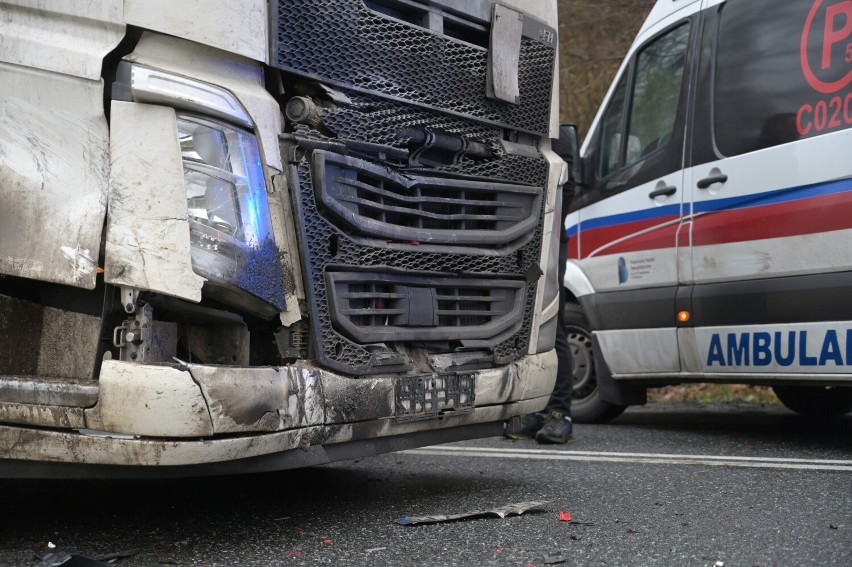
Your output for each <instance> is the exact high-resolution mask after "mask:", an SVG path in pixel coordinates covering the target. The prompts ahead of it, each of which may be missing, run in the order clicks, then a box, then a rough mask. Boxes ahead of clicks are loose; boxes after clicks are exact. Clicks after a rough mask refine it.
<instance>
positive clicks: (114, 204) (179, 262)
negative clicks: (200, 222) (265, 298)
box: [104, 101, 204, 301]
mask: <svg viewBox="0 0 852 567" xmlns="http://www.w3.org/2000/svg"><path fill="white" fill-rule="evenodd" d="M110 134H111V137H110V162H111V164H110V165H111V167H110V199H109V219H108V222H107V241H106V264H105V265H104V270H105V278H106V281H107V282H108V283H111V284H115V285H120V286H127V287H133V288H138V289H147V290H151V291H158V292H161V293H164V294H166V295H171V296H174V297H182V298H184V299H189V300H191V301H200V300H201V286H202V285H203V283H204V278H202V277H200V276H197V275H196V274H195V273H194V272H193V271H192V265H191V263H190V246H189V225H188V224H187V222H188V221H187V212H186V197H185V196H184V195H183V193H184V181H183V175H184V174H183V166H182V164H181V161H180V150H179V148H178V136H177V126H176V125H175V111H174V110H173V109H171V108H166V107H162V106H154V105H147V104H137V103H131V102H120V101H114V102H113V103H112V123H111V125H110Z"/></svg>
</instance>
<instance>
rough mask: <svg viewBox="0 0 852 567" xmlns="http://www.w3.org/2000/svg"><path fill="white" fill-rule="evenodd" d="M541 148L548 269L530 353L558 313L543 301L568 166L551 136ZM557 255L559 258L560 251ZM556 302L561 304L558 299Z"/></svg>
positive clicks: (537, 298) (541, 286) (537, 306)
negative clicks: (552, 146)
mask: <svg viewBox="0 0 852 567" xmlns="http://www.w3.org/2000/svg"><path fill="white" fill-rule="evenodd" d="M555 108H558V107H554V109H555ZM554 112H556V113H557V114H558V111H557V110H554ZM557 130H558V128H557ZM541 151H542V154H543V155H544V157H545V158H546V159H547V161H548V164H549V171H548V174H547V187H546V188H545V191H546V193H545V204H544V219H543V225H542V231H543V235H542V243H541V257H540V258H539V266H542V270H543V271H544V272H545V275H544V276H543V277H541V278H539V280H538V283H537V286H538V289H537V290H536V294H535V307H534V309H533V320H532V325H531V332H530V345H529V352H530V353H534V352H536V351H537V350H538V342H539V329H540V327H541V325H542V324H544V323H546V322H548V321H550V320H551V319H553V317H555V316H556V312H555V311H554V309H553V308H552V307H551V308H550V309H547V308H546V307H547V306H545V305H543V302H544V301H545V297H544V296H545V292H544V290H545V286H546V285H547V281H546V277H547V271H548V270H547V265H548V262H549V258H550V256H551V254H552V251H553V247H554V246H559V245H560V240H559V233H558V231H559V230H560V224H559V220H558V219H557V218H556V197H557V195H559V196H560V197H561V195H562V192H561V191H559V190H558V183H559V179H560V176H561V173H562V168H563V167H564V166H565V162H564V161H563V160H562V158H560V157H559V156H558V155H556V154H555V153H554V152H553V151H552V150H551V149H550V140H549V139H544V140H542V142H541ZM555 257H556V258H558V254H557V255H556V256H555ZM557 261H558V260H557ZM556 285H557V286H558V285H559V284H558V283H557V284H556ZM557 299H558V295H557ZM554 305H556V307H558V302H557V303H555V304H554ZM557 310H558V309H557Z"/></svg>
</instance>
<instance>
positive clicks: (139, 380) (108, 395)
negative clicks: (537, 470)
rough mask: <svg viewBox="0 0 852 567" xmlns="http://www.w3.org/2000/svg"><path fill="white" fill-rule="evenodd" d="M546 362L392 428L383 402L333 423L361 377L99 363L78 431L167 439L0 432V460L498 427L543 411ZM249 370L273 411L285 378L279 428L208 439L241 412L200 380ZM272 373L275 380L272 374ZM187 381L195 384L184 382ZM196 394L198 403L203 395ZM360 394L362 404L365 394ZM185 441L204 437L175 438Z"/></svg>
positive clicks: (498, 373)
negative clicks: (92, 402) (466, 404)
mask: <svg viewBox="0 0 852 567" xmlns="http://www.w3.org/2000/svg"><path fill="white" fill-rule="evenodd" d="M555 357H556V355H555V354H554V352H553V351H549V352H547V353H544V354H541V355H532V356H528V357H525V358H524V359H522V360H521V361H519V362H517V363H515V364H512V365H509V366H508V367H507V368H506V369H503V370H501V369H489V370H482V371H477V372H476V374H477V389H476V400H477V401H476V405H477V407H476V408H475V410H474V411H473V412H472V413H466V414H463V415H448V416H447V417H445V418H444V419H443V420H441V421H440V422H438V421H435V420H426V421H414V422H397V420H396V419H395V418H394V417H393V405H392V404H391V403H390V400H385V401H386V402H387V403H382V404H379V406H377V407H378V408H381V409H380V410H379V412H378V413H377V412H376V410H374V409H371V408H370V407H367V409H366V410H364V412H366V413H363V412H362V413H359V412H360V411H361V410H359V409H358V407H357V404H356V407H355V408H354V409H353V410H352V412H351V414H350V417H348V422H347V423H342V422H336V421H335V420H336V419H337V418H339V417H340V416H341V415H346V412H343V413H341V412H340V411H338V410H337V408H335V404H338V403H342V402H344V401H345V396H342V395H341V392H344V390H346V388H350V391H351V392H354V391H355V390H352V388H359V387H361V386H362V385H363V383H364V381H363V380H359V379H353V378H347V377H344V376H340V375H337V374H334V373H332V372H328V371H323V370H319V369H314V368H305V367H299V366H292V367H286V368H281V369H280V371H275V370H273V369H251V370H249V369H241V368H233V369H232V368H226V367H202V366H199V365H191V366H190V367H189V368H191V371H192V373H190V371H189V370H181V369H178V368H175V367H171V366H162V365H142V364H134V363H128V362H120V361H114V360H107V361H104V363H103V368H102V370H101V379H100V398H99V400H98V404H97V405H96V406H95V407H93V408H91V409H88V410H85V418H86V424H85V425H86V429H88V430H95V431H100V432H109V433H112V434H120V435H122V436H125V437H126V436H127V435H130V436H149V437H169V438H171V439H170V440H169V441H164V440H152V439H127V438H119V437H116V436H115V435H114V436H112V437H109V436H91V435H81V434H78V433H75V432H70V431H69V432H64V433H63V432H58V431H55V430H52V431H50V430H42V429H31V428H25V427H5V426H0V457H3V458H8V459H29V460H47V461H61V462H73V463H91V464H124V465H142V466H147V465H179V464H194V463H206V462H217V461H228V460H233V459H240V458H245V457H252V456H258V455H264V454H268V453H275V452H279V451H286V450H289V449H295V448H299V447H302V448H304V447H308V446H310V445H316V444H324V443H342V442H347V441H353V440H357V439H368V438H369V439H372V438H377V437H383V436H388V435H404V434H408V433H415V432H418V431H427V430H437V429H444V428H447V427H454V426H460V425H469V424H475V423H486V422H494V421H501V420H504V419H508V418H509V417H511V416H514V415H520V414H525V413H531V412H535V411H539V410H541V409H542V408H543V407H544V406H545V404H546V403H547V399H548V397H549V395H550V391H551V389H552V388H553V382H554V381H555V379H556V360H555ZM256 372H266V374H264V376H265V377H266V379H263V380H261V382H263V383H264V385H263V386H262V387H261V388H260V390H266V392H267V394H268V395H269V396H270V397H271V398H273V399H274V400H273V401H271V402H270V401H269V400H268V399H263V395H261V394H258V395H257V396H254V397H253V400H254V402H253V403H256V404H258V407H261V406H265V407H267V408H269V407H274V406H277V405H280V404H281V401H283V399H284V398H283V395H284V393H283V392H282V387H283V384H282V382H281V380H283V379H285V378H286V380H287V381H288V385H287V391H286V396H287V400H286V401H287V404H288V406H287V414H286V415H287V419H286V420H282V427H285V428H286V429H284V430H282V431H277V432H274V433H262V434H257V433H255V434H252V435H244V436H240V437H227V438H210V436H211V435H213V430H214V426H213V422H214V421H215V422H218V424H217V427H224V428H225V429H221V430H220V431H222V432H225V431H227V430H228V429H227V428H228V427H231V426H232V425H233V423H232V422H233V419H231V418H230V417H229V414H230V415H231V416H233V415H234V414H236V413H239V412H241V411H242V410H243V409H244V408H243V407H242V406H240V403H241V402H239V401H236V400H229V399H225V398H223V397H221V395H220V394H212V395H211V392H212V390H211V388H210V386H211V384H212V383H213V380H211V379H209V378H210V377H211V376H215V375H217V374H218V376H219V377H218V378H217V380H219V382H220V384H222V383H225V384H226V385H227V383H230V384H231V386H236V385H237V384H240V383H243V384H244V383H246V381H248V380H249V379H250V378H249V377H248V376H249V375H250V374H253V373H256ZM273 372H274V373H278V372H280V374H276V375H275V376H273V374H271V373H273ZM193 375H194V376H196V377H199V378H198V379H194V378H193ZM367 382H372V384H371V385H370V388H372V389H375V390H377V391H385V392H386V393H388V392H392V391H393V379H391V378H376V379H370V380H368V381H367ZM326 385H327V386H326ZM326 391H329V392H330V395H327V394H326ZM205 395H207V396H208V397H207V398H205ZM217 396H218V401H217ZM382 396H385V394H382ZM367 398H368V402H367V405H368V406H369V405H370V404H372V402H373V401H374V398H373V397H372V396H367ZM211 414H212V416H213V417H212V418H211ZM282 417H283V416H282ZM362 418H364V419H362ZM75 423H77V422H75ZM229 424H230V425H229ZM54 427H61V424H58V423H54ZM231 431H233V430H231ZM187 437H205V439H204V440H203V441H179V440H177V439H181V438H184V439H186V438H187Z"/></svg>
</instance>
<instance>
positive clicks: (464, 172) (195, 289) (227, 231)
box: [0, 0, 564, 477]
mask: <svg viewBox="0 0 852 567" xmlns="http://www.w3.org/2000/svg"><path fill="white" fill-rule="evenodd" d="M48 4H51V3H49V2H43V1H42V0H0V21H3V22H4V25H3V27H0V73H2V76H3V80H2V81H0V477H4V476H5V477H12V476H28V477H33V476H78V475H88V476H95V477H98V476H102V477H111V476H119V477H120V476H171V477H178V476H193V475H202V474H231V473H241V472H251V471H270V470H280V469H286V468H292V467H301V466H311V465H316V464H322V463H327V462H331V461H334V460H339V459H344V458H351V457H357V456H363V455H369V454H375V453H379V452H386V451H394V450H400V449H406V448H412V447H416V446H422V445H424V444H432V443H439V442H449V441H457V440H462V439H466V438H472V437H481V436H487V435H495V434H499V433H500V432H501V430H502V429H501V428H502V422H504V421H505V420H507V419H510V418H513V417H516V416H519V415H522V414H526V413H530V412H534V411H539V410H541V409H542V408H543V407H544V406H545V404H546V402H547V399H548V397H549V395H550V392H551V390H552V388H553V384H554V381H555V376H556V355H555V353H554V351H553V349H552V348H551V347H552V344H553V336H552V335H553V330H554V328H555V326H554V322H555V318H556V316H557V309H556V302H555V300H554V298H553V297H551V295H553V290H555V289H557V286H556V283H555V281H546V280H548V278H549V279H551V280H555V278H554V277H551V276H553V275H554V274H555V273H556V269H555V261H556V254H555V250H556V249H555V248H554V246H558V234H557V231H558V227H557V224H558V223H557V222H555V220H554V219H555V218H556V217H557V215H558V210H557V207H556V204H557V203H558V200H559V199H558V196H557V195H558V185H559V179H560V175H561V173H562V172H563V168H564V164H563V162H562V161H561V160H560V159H559V158H558V157H557V156H556V154H554V153H553V152H552V151H551V149H550V142H549V140H548V136H553V135H556V133H557V132H558V124H557V122H558V110H557V108H556V100H557V98H558V89H557V74H556V72H555V69H556V51H557V50H556V45H557V44H556V36H555V33H556V29H557V25H556V2H555V0H548V1H541V0H505V1H503V2H500V5H501V6H500V7H499V8H497V7H496V3H495V2H493V1H491V0H429V1H426V0H413V1H411V2H396V1H395V0H393V1H386V0H376V1H375V2H370V3H369V4H368V3H364V2H362V1H361V0H317V2H303V1H301V0H241V1H240V2H225V3H223V2H218V1H214V0H186V1H182V2H174V1H165V0H124V1H123V2H110V1H106V0H96V1H93V2H88V3H85V7H84V6H80V7H77V6H76V5H74V6H72V5H71V4H69V5H68V6H65V5H63V6H48ZM507 14H508V15H509V16H513V17H516V18H517V22H514V23H513V24H512V25H510V26H508V27H506V26H501V25H495V23H496V19H497V18H498V17H504V16H506V15H507ZM2 18H5V19H2ZM7 24H8V25H7ZM445 26H446V28H445ZM329 29H334V30H337V31H336V32H335V33H334V34H330V33H329V32H328V30H329ZM338 32H339V33H338ZM460 38H464V39H460ZM412 43H413V44H417V45H422V46H424V49H423V50H422V52H421V51H416V50H411V49H410V48H409V47H408V46H410V45H411V44H412ZM498 47H499V48H498ZM341 58H342V59H341ZM341 61H342V63H341ZM434 77H442V80H441V81H440V82H437V83H436V82H435V81H434ZM46 465H49V466H46Z"/></svg>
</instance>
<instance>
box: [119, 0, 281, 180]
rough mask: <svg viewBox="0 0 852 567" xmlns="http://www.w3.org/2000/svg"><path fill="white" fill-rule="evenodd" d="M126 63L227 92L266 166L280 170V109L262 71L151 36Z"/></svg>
mask: <svg viewBox="0 0 852 567" xmlns="http://www.w3.org/2000/svg"><path fill="white" fill-rule="evenodd" d="M223 4H224V3H223ZM127 60H129V61H133V62H135V63H139V64H141V65H146V66H148V67H153V68H155V69H161V70H163V71H169V72H171V73H176V74H178V75H183V76H185V77H189V78H191V79H195V80H198V81H203V82H206V83H210V84H213V85H217V86H219V87H222V88H224V89H226V90H228V91H230V92H231V93H232V94H233V95H234V96H235V97H236V98H237V100H238V101H239V102H240V103H241V104H242V105H243V107H244V108H245V109H246V112H248V114H249V116H250V117H251V119H252V120H253V121H254V124H255V128H256V130H257V133H258V142H259V143H260V146H261V151H262V152H263V155H264V158H265V160H266V163H267V165H269V166H270V167H272V168H274V169H276V170H278V171H281V170H282V166H281V154H280V153H279V148H278V134H279V133H281V132H282V130H283V118H282V115H281V108H280V107H279V105H278V103H277V102H276V101H275V99H274V98H273V97H272V95H270V94H269V92H267V90H266V88H265V87H264V84H263V71H262V68H261V66H260V65H259V64H258V63H256V62H254V61H251V60H249V59H246V58H244V57H240V56H239V55H234V54H231V53H227V52H225V51H220V50H218V49H214V48H212V47H207V46H204V45H199V44H197V43H193V42H191V41H186V40H184V39H178V38H176V37H168V36H163V35H158V34H153V33H145V34H143V35H142V38H141V39H140V40H139V43H138V44H137V45H136V48H135V49H134V51H133V53H131V54H130V55H129V56H128V57H127ZM143 102H144V101H143ZM174 104H175V106H178V107H180V100H175V101H174Z"/></svg>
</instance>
